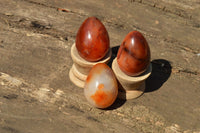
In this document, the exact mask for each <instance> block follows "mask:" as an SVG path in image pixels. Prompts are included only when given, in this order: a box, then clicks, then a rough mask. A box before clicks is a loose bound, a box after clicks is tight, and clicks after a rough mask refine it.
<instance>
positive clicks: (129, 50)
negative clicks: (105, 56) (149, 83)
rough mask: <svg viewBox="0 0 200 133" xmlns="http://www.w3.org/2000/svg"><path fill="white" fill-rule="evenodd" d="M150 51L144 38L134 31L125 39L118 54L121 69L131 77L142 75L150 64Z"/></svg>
mask: <svg viewBox="0 0 200 133" xmlns="http://www.w3.org/2000/svg"><path fill="white" fill-rule="evenodd" d="M150 56H151V55H150V49H149V45H148V43H147V41H146V39H145V38H144V36H143V35H142V34H141V33H140V32H138V31H132V32H130V33H128V34H127V35H126V37H125V38H124V40H123V42H122V44H121V46H120V48H119V50H118V53H117V63H118V65H119V68H120V69H121V70H122V71H123V72H124V73H125V74H127V75H129V76H138V75H140V74H142V73H143V72H144V71H145V70H146V69H147V67H148V66H149V64H150Z"/></svg>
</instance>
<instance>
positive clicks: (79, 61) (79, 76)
mask: <svg viewBox="0 0 200 133" xmlns="http://www.w3.org/2000/svg"><path fill="white" fill-rule="evenodd" d="M111 54H112V51H111V50H109V52H108V53H107V54H106V56H105V57H104V58H103V59H101V60H99V61H97V62H89V61H87V60H85V59H83V58H82V57H81V56H80V55H79V53H78V51H77V49H76V45H75V44H73V45H72V47H71V57H72V60H73V65H72V68H71V69H70V71H69V78H70V80H71V81H72V83H74V84H75V85H76V86H78V87H80V88H84V85H85V80H86V78H87V75H88V74H89V72H90V70H91V68H92V67H93V66H94V65H96V64H97V63H106V64H107V63H108V62H109V60H110V58H111Z"/></svg>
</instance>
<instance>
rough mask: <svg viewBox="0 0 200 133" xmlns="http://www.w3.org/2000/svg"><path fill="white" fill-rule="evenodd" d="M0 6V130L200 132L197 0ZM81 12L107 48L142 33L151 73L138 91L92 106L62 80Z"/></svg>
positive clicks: (9, 0) (15, 0) (37, 0)
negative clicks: (106, 38) (95, 21)
mask: <svg viewBox="0 0 200 133" xmlns="http://www.w3.org/2000/svg"><path fill="white" fill-rule="evenodd" d="M0 9H1V10H0V132H2V133H4V132H5V133H9V132H12V133H35V132H44V133H55V132H59V133H62V132H63V133H64V132H136V133H137V132H169V133H171V132H188V133H190V132H195V131H196V132H200V124H199V123H200V37H199V36H200V2H199V0H190V1H188V0H175V1H173V0H161V1H158V0H146V1H144V0H111V1H107V0H101V1H98V0H82V1H80V0H79V1H74V0H52V1H49V0H0ZM59 9H65V10H63V11H61V10H59ZM89 16H96V17H98V18H99V19H100V20H101V21H102V22H103V24H104V25H105V26H106V28H107V30H108V32H109V35H110V40H111V46H112V47H114V48H113V50H114V51H113V53H114V54H116V53H115V52H116V46H119V45H120V43H121V42H122V40H123V38H124V37H125V35H126V34H127V33H128V32H130V31H132V30H139V31H140V32H142V33H143V34H144V36H145V37H146V39H147V41H148V42H149V45H150V48H151V56H152V64H153V73H152V76H151V77H150V78H149V79H148V81H147V88H146V93H145V94H144V95H143V96H142V97H140V98H138V99H135V100H129V101H120V100H117V101H116V103H115V104H114V106H113V107H112V108H110V109H108V110H99V109H95V108H93V107H91V106H90V105H89V104H88V102H87V101H86V99H85V97H84V95H83V90H82V89H80V88H78V87H76V86H74V85H73V84H72V83H71V82H70V80H69V77H68V73H69V69H70V68H71V66H72V60H71V57H70V47H71V45H72V44H73V43H74V41H75V36H76V32H77V30H78V28H79V26H80V24H81V23H82V22H83V21H84V20H85V19H86V18H87V17H89ZM113 56H114V55H113Z"/></svg>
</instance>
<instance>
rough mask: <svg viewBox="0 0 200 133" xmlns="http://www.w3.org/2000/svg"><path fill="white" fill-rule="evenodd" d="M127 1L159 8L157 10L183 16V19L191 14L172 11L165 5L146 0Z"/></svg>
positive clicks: (188, 17) (190, 17) (190, 16)
mask: <svg viewBox="0 0 200 133" xmlns="http://www.w3.org/2000/svg"><path fill="white" fill-rule="evenodd" d="M128 2H130V3H134V2H135V3H139V4H143V5H147V6H150V7H153V8H156V9H159V10H161V11H163V12H165V13H171V14H173V15H176V16H179V17H182V18H185V19H189V20H191V19H192V15H188V14H187V13H183V11H182V12H180V11H177V12H175V11H172V10H170V9H168V8H167V7H166V6H160V5H158V4H157V3H151V4H150V3H148V2H143V1H142V0H128Z"/></svg>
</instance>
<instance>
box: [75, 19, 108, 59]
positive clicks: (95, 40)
mask: <svg viewBox="0 0 200 133" xmlns="http://www.w3.org/2000/svg"><path fill="white" fill-rule="evenodd" d="M76 48H77V50H78V53H79V55H80V56H81V57H82V58H84V59H85V60H87V61H98V60H100V59H102V58H103V57H104V56H105V55H106V53H107V52H108V51H109V48H110V41H109V36H108V32H107V30H106V28H105V27H104V25H103V24H102V23H101V22H100V20H98V19H97V18H95V17H89V18H88V19H86V20H85V21H84V22H83V24H82V25H81V27H80V28H79V30H78V33H77V36H76Z"/></svg>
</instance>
